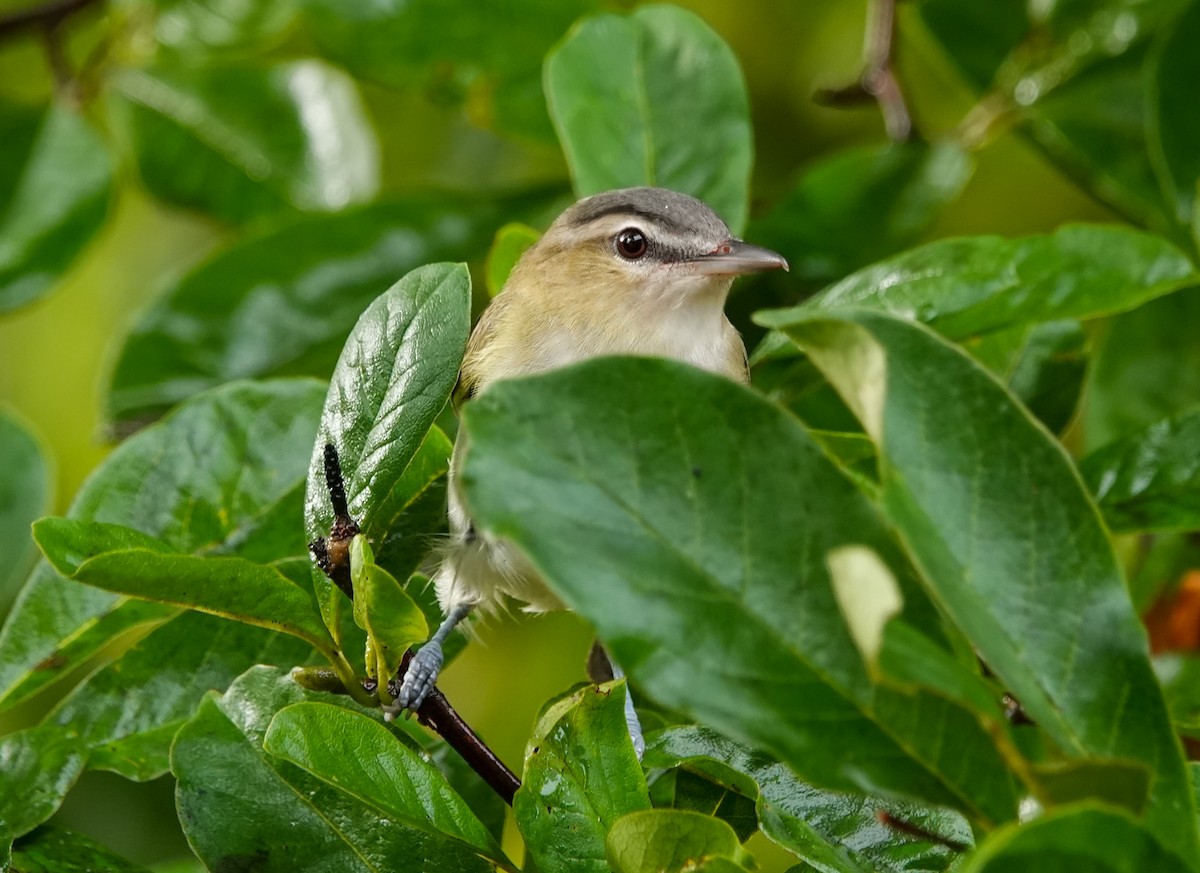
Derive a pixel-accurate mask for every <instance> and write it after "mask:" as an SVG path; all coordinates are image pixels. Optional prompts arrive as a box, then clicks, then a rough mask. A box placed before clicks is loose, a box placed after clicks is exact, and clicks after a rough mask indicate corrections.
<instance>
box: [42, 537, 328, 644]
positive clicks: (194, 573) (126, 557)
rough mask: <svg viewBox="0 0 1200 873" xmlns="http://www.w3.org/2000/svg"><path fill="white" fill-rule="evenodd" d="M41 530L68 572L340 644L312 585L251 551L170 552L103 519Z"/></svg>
mask: <svg viewBox="0 0 1200 873" xmlns="http://www.w3.org/2000/svg"><path fill="white" fill-rule="evenodd" d="M34 536H35V538H36V539H37V541H38V545H39V546H41V548H42V552H43V553H44V554H45V555H46V557H47V558H48V559H49V561H50V563H51V564H53V565H54V569H56V570H57V571H58V572H59V573H62V574H63V575H64V576H68V577H70V578H72V579H76V580H78V581H80V582H83V583H86V584H88V585H92V586H94V587H96V588H101V589H103V590H105V591H111V592H113V593H115V594H124V595H127V596H129V597H138V598H141V599H142V600H152V601H156V602H158V603H165V604H167V605H169V606H179V607H183V608H185V609H196V610H199V611H201V612H207V613H210V614H213V615H219V616H221V617H222V618H231V619H233V620H235V621H244V622H246V623H247V624H251V625H255V626H257V627H262V628H266V629H268V630H274V631H281V632H283V633H286V634H291V635H292V636H295V637H299V638H300V639H302V640H304V641H305V642H307V643H308V644H309V645H311V646H312V647H313V648H315V649H317V650H318V651H321V652H323V653H332V651H333V641H332V640H331V639H330V638H329V634H328V632H327V631H326V630H325V625H324V624H323V623H322V621H321V616H320V613H319V612H318V611H317V609H316V606H315V604H314V603H313V602H312V597H311V595H310V594H309V592H308V591H306V590H304V589H303V588H301V587H300V586H299V585H297V584H295V583H294V582H292V580H291V579H289V578H288V577H287V576H285V575H284V574H283V573H281V572H279V571H278V570H277V569H275V568H274V567H269V566H264V565H262V564H255V563H254V562H252V561H247V560H246V559H245V558H235V557H228V556H214V557H198V556H194V555H185V554H180V553H178V552H171V551H170V548H169V547H168V546H167V545H166V544H165V543H163V542H161V541H155V540H153V539H151V538H149V537H145V536H144V535H143V534H140V533H139V532H138V531H134V530H131V529H129V528H121V527H119V526H116V525H109V524H102V523H97V522H81V521H74V520H71V519H66V518H44V519H42V520H41V521H39V522H38V523H37V524H36V525H35V527H34Z"/></svg>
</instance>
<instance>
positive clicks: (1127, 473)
mask: <svg viewBox="0 0 1200 873" xmlns="http://www.w3.org/2000/svg"><path fill="white" fill-rule="evenodd" d="M1079 471H1080V473H1081V474H1082V475H1083V478H1084V481H1085V482H1087V485H1088V488H1089V489H1091V492H1092V493H1093V494H1094V495H1095V497H1096V502H1097V503H1099V504H1100V509H1101V511H1102V512H1103V513H1104V520H1105V521H1106V522H1108V526H1109V527H1110V528H1111V529H1112V530H1114V531H1118V532H1126V531H1175V530H1177V531H1190V530H1200V409H1193V410H1192V411H1190V412H1185V413H1183V414H1182V415H1179V416H1176V417H1174V418H1168V419H1164V420H1162V421H1159V422H1156V423H1154V424H1152V425H1150V427H1148V428H1146V429H1144V430H1142V431H1139V432H1138V433H1135V434H1132V435H1130V436H1128V437H1126V438H1125V439H1123V440H1118V441H1116V442H1114V443H1110V444H1109V445H1107V446H1105V447H1103V448H1101V449H1099V450H1097V451H1095V452H1092V453H1091V454H1089V455H1088V456H1087V457H1085V458H1084V459H1083V460H1082V461H1081V462H1080V464H1079Z"/></svg>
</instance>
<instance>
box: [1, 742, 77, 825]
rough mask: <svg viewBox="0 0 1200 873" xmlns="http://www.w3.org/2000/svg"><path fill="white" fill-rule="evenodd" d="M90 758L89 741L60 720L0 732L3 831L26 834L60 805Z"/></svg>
mask: <svg viewBox="0 0 1200 873" xmlns="http://www.w3.org/2000/svg"><path fill="white" fill-rule="evenodd" d="M86 763H87V747H86V745H85V744H84V743H83V742H81V741H80V739H79V737H78V736H76V735H75V734H74V733H73V732H71V731H68V730H63V729H62V728H59V727H57V726H44V727H33V728H26V729H25V730H22V731H17V732H16V733H12V734H9V735H8V736H6V737H2V738H0V788H2V789H3V790H0V834H7V835H9V838H10V839H11V838H12V837H19V836H21V835H22V834H27V833H29V831H31V830H33V829H34V828H35V827H37V826H38V825H40V824H41V823H42V822H44V821H45V820H46V819H48V818H49V817H50V816H51V815H53V814H54V812H55V810H57V809H58V807H59V804H61V803H62V801H63V798H64V797H66V795H67V792H68V791H69V790H70V789H71V786H72V785H74V784H75V780H76V779H78V778H79V775H80V774H81V773H82V772H83V768H84V765H85V764H86Z"/></svg>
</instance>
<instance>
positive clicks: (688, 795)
mask: <svg viewBox="0 0 1200 873" xmlns="http://www.w3.org/2000/svg"><path fill="white" fill-rule="evenodd" d="M754 793H755V792H751V796H749V797H747V796H746V795H745V794H743V793H741V792H739V791H736V790H734V789H733V787H732V786H729V785H726V784H723V783H722V782H719V781H718V780H716V779H712V778H709V777H707V776H702V775H698V774H696V773H693V772H692V771H691V770H685V769H683V768H681V767H680V768H675V769H672V770H668V771H667V772H665V773H662V774H659V775H658V776H657V777H656V778H655V779H654V781H653V782H652V783H651V784H650V801H651V803H653V804H654V807H655V808H656V809H683V810H688V811H690V812H699V813H703V814H704V815H709V816H715V817H716V818H719V819H720V820H721V821H723V822H725V823H726V824H728V825H729V826H730V827H731V828H733V832H734V833H735V834H737V838H738V839H739V840H741V841H742V842H745V841H746V840H748V839H750V837H752V836H754V834H755V833H756V832H757V831H758V814H757V813H756V812H755V811H754V797H753V794H754Z"/></svg>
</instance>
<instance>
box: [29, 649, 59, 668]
mask: <svg viewBox="0 0 1200 873" xmlns="http://www.w3.org/2000/svg"><path fill="white" fill-rule="evenodd" d="M66 663H67V656H66V655H64V654H62V653H61V652H55V653H54V654H52V655H50V656H49V657H47V658H43V659H42V660H41V661H38V662H37V664H35V665H34V668H33V669H34V670H57V669H59V668H60V667H63V666H65V665H66Z"/></svg>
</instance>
